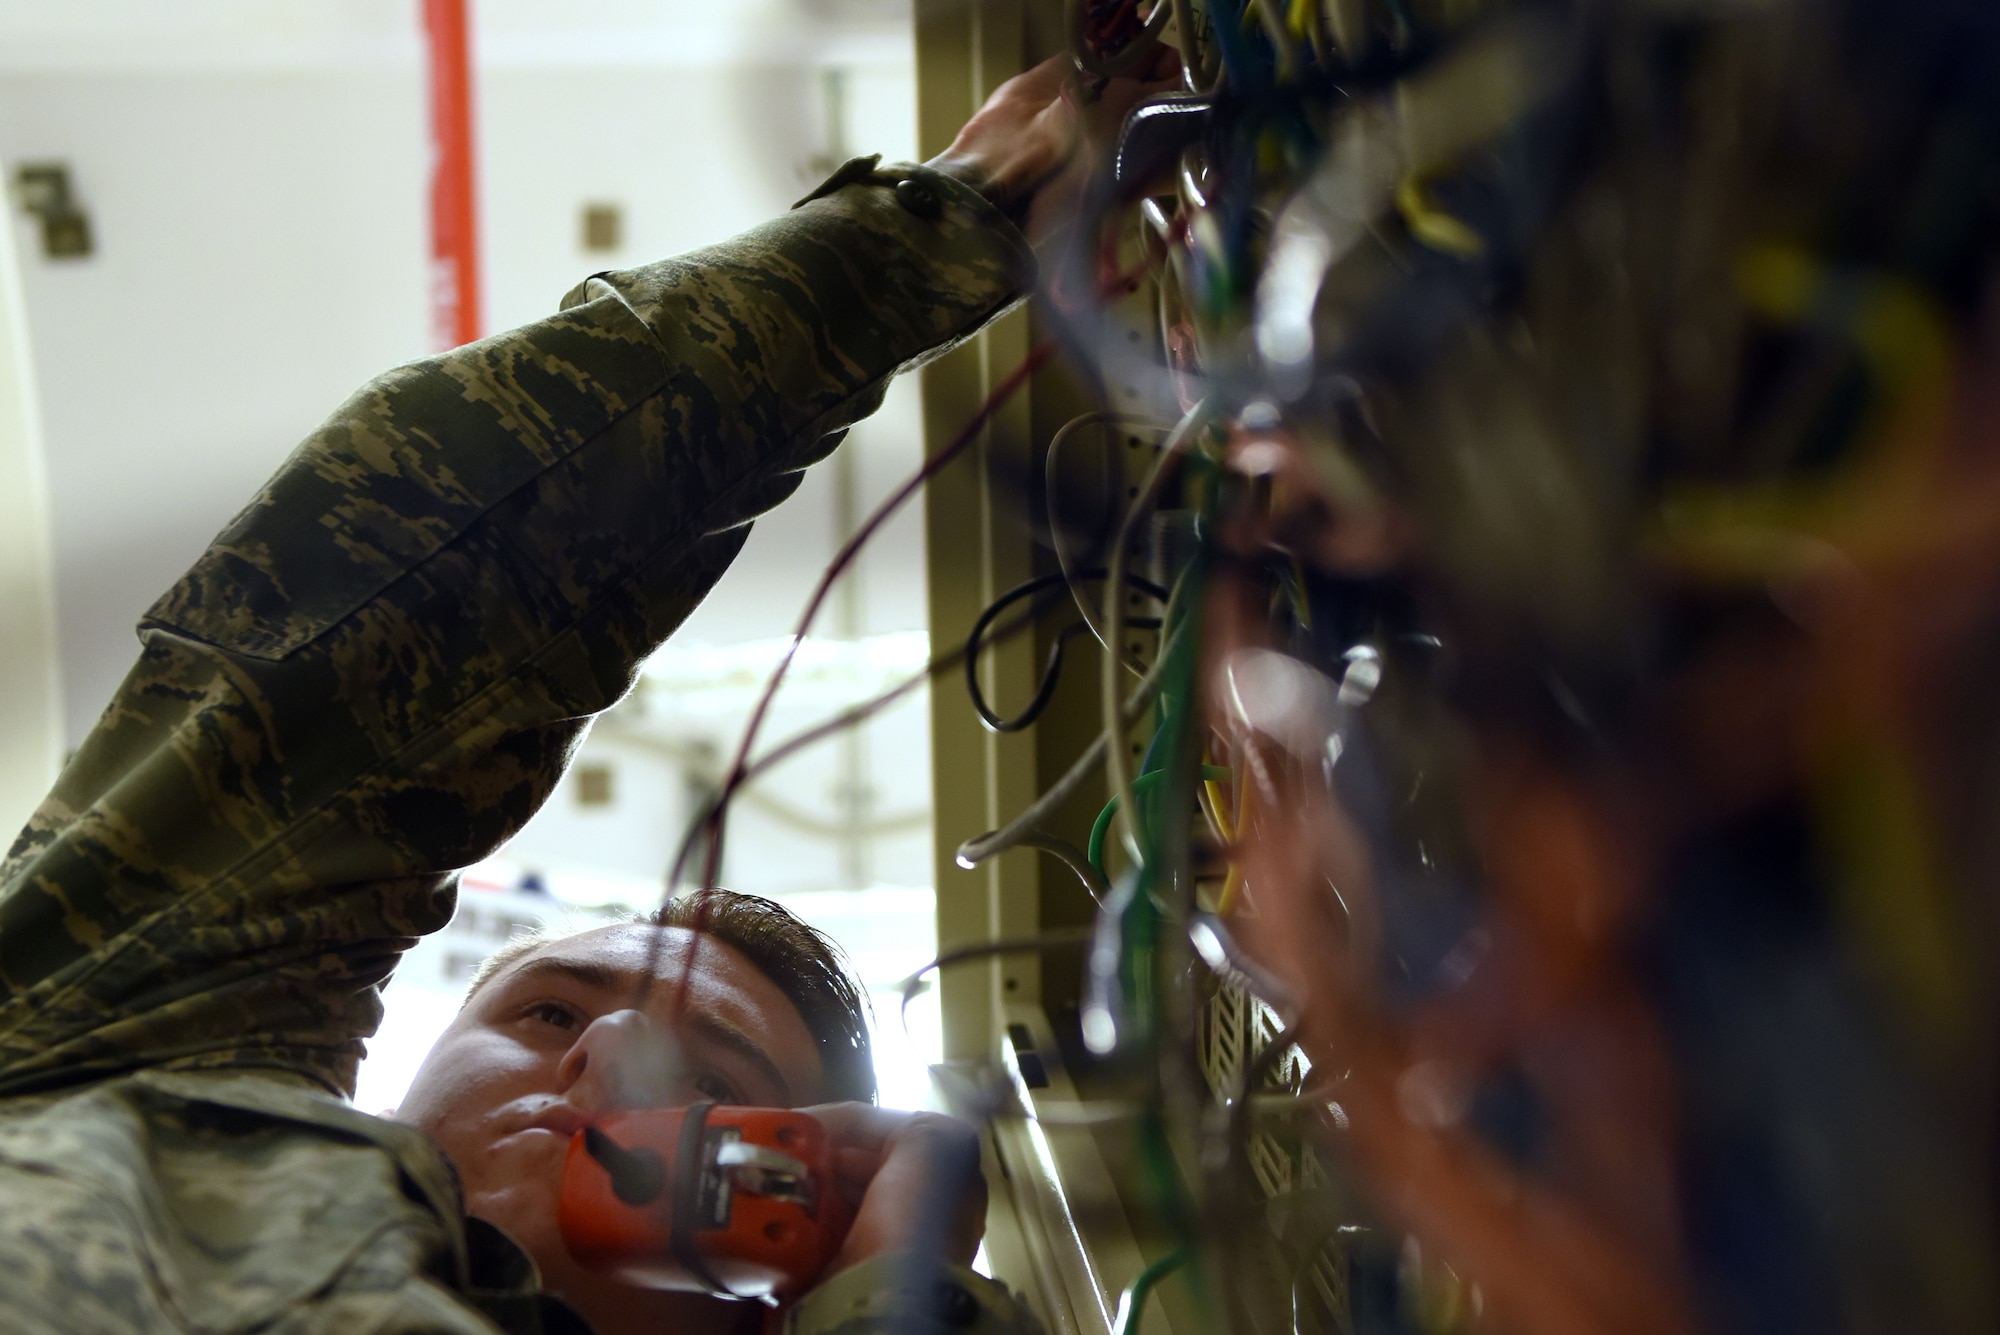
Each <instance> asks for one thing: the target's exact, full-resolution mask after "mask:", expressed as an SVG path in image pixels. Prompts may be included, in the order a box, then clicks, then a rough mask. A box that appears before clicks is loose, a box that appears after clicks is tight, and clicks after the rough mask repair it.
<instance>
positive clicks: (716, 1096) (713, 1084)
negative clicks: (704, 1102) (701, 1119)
mask: <svg viewBox="0 0 2000 1335" xmlns="http://www.w3.org/2000/svg"><path fill="white" fill-rule="evenodd" d="M694 1087H695V1089H696V1090H697V1091H698V1092H699V1093H700V1094H701V1096H702V1097H703V1098H705V1099H712V1100H714V1101H715V1102H717V1103H741V1102H743V1099H742V1096H741V1095H739V1094H738V1093H737V1092H736V1086H735V1085H734V1084H732V1083H731V1082H730V1081H729V1079H728V1078H727V1077H725V1076H722V1075H718V1074H717V1073H715V1072H714V1071H703V1072H702V1073H700V1074H699V1075H697V1076H695V1078H694Z"/></svg>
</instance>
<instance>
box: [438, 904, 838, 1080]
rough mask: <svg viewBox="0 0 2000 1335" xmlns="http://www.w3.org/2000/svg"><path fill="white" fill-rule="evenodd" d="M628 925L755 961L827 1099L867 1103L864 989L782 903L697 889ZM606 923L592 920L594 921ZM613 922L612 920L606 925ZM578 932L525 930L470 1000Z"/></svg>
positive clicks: (475, 983)
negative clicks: (701, 936) (801, 1030)
mask: <svg viewBox="0 0 2000 1335" xmlns="http://www.w3.org/2000/svg"><path fill="white" fill-rule="evenodd" d="M624 921H625V922H626V923H628V924H632V925H638V926H648V927H685V928H690V929H698V930H700V931H703V932H706V933H708V934H709V935H710V936H713V937H714V938H715V939H716V940H718V941H720V942H722V943H723V944H724V945H726V946H728V947H730V948H731V949H733V950H735V951H736V952H737V953H738V954H740V955H742V956H743V957H744V958H745V959H747V960H749V961H750V963H751V964H752V965H754V966H756V969H757V972H759V973H761V974H763V975H764V976H765V977H766V978H768V979H770V980H771V981H772V982H773V983H775V984H777V986H778V990H779V991H780V992H783V993H784V994H785V997H786V999H787V1000H789V1001H790V1002H791V1003H792V1005H793V1006H794V1007H795V1008H796V1009H797V1010H798V1013H799V1018H800V1019H802V1020H804V1021H805V1022H806V1031H807V1032H808V1033H810V1034H811V1035H812V1036H813V1042H814V1043H815V1044H817V1045H818V1047H819V1060H820V1070H821V1071H822V1072H823V1073H824V1074H823V1079H822V1082H821V1083H822V1085H823V1087H824V1088H825V1090H826V1095H827V1097H828V1098H829V1099H832V1100H853V1101H855V1102H859V1103H873V1102H875V1098H876V1089H875V1053H874V1047H873V1045H872V1044H871V1043H870V1041H869V1038H868V1001H867V993H866V992H865V991H863V990H862V988H861V985H860V984H859V983H858V982H857V981H856V980H855V977H854V970H853V967H852V966H851V965H850V964H849V963H848V959H847V952H845V951H843V950H842V949H841V948H840V947H839V946H838V945H837V944H835V942H834V940H833V938H831V937H829V936H828V935H827V934H826V933H824V932H822V931H820V930H819V929H818V928H816V927H813V926H812V925H811V924H809V923H807V922H806V921H805V920H803V919H802V918H800V917H799V916H798V915H797V914H795V913H793V912H792V911H791V910H790V909H787V908H786V907H785V906H784V905H783V904H779V903H777V902H775V901H773V900H769V899H765V898H763V897H762V896H761V895H746V894H744V893H743V892H741V891H739V890H722V889H716V890H708V891H695V892H693V893H690V894H685V895H681V896H678V897H677V898H675V899H672V900H669V901H668V902H667V903H666V904H664V905H662V906H661V907H660V908H657V909H655V910H653V911H652V912H651V913H639V914H634V915H632V916H631V917H629V918H626V919H624ZM605 925H607V924H602V923H593V924H592V927H598V926H605ZM610 925H616V924H610ZM574 935H576V932H574V931H559V930H543V931H538V932H524V933H522V934H521V935H519V936H516V937H514V938H513V939H512V940H510V941H508V942H507V944H506V945H504V946H502V947H500V949H498V950H496V951H494V952H493V953H492V954H491V955H489V956H487V957H486V959H485V960H483V961H481V963H480V965H479V967H478V968H477V969H476V970H474V971H473V974H472V984H471V986H469V987H468V988H466V990H465V1000H466V1001H468V1002H469V1001H471V1000H472V998H473V996H474V995H475V994H476V993H477V992H478V991H479V989H480V988H482V987H484V986H486V984H487V983H488V982H490V981H492V979H493V978H494V977H496V976H497V975H499V974H500V973H501V972H502V971H504V970H505V969H506V968H507V967H508V966H509V965H511V964H513V963H515V962H516V961H518V960H520V959H523V958H525V957H526V956H528V955H531V954H533V953H534V952H535V951H537V950H540V949H541V948H542V947H543V946H547V945H553V944H554V943H555V942H557V941H562V940H566V939H568V938H569V937H571V936H574Z"/></svg>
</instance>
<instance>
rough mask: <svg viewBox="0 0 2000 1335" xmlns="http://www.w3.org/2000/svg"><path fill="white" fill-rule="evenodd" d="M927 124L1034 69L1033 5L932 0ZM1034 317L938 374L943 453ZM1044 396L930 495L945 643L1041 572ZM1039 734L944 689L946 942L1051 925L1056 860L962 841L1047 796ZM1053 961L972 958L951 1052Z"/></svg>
mask: <svg viewBox="0 0 2000 1335" xmlns="http://www.w3.org/2000/svg"><path fill="white" fill-rule="evenodd" d="M916 25H917V134H918V142H919V145H920V148H921V151H922V152H923V154H924V155H925V156H926V157H929V156H932V155H935V154H937V153H939V152H942V151H943V150H944V148H945V147H946V145H947V144H949V142H950V140H951V137H952V135H953V134H955V133H956V132H957V130H958V127H959V126H961V125H963V124H964V123H965V121H966V120H967V118H969V117H970V116H971V115H972V113H973V112H974V111H976V110H978V109H979V106H980V104H981V103H983V102H984V101H985V99H986V97H987V95H988V94H989V93H991V92H992V91H993V89H994V88H996V87H998V86H999V85H1000V84H1001V83H1002V82H1004V81H1005V80H1006V79H1008V78H1010V77H1011V76H1013V75H1014V74H1016V73H1018V72H1019V71H1020V70H1021V69H1022V68H1023V67H1024V65H1025V64H1026V56H1027V29H1026V23H1025V18H1024V14H1023V9H1022V5H1021V3H1020V0H973V3H966V0H919V3H918V5H917V13H916ZM1028 346H1029V327H1028V318H1027V314H1026V312H1017V313H1015V314H1014V315H1011V316H1009V317H1008V318H1007V319H1005V320H1002V321H999V322H997V323H996V324H994V325H993V326H992V327H990V328H989V329H987V331H986V332H985V333H983V334H982V335H981V336H980V337H979V338H977V339H975V340H974V341H973V342H971V343H970V344H968V345H967V346H965V347H963V348H960V349H959V350H958V351H957V352H955V353H953V354H952V355H951V356H949V357H946V358H944V359H942V360H940V361H938V362H935V363H933V364H932V365H930V366H929V367H926V368H925V369H924V371H923V383H922V389H923V402H924V434H925V437H926V440H927V442H928V445H929V447H930V448H931V449H936V448H938V447H939V446H941V445H942V444H943V443H944V442H945V441H947V440H949V439H950V438H951V437H952V436H953V435H954V434H956V433H957V431H959V430H960V429H961V428H962V427H963V426H964V424H965V421H966V419H967V418H968V417H969V416H970V415H971V413H972V411H973V410H974V409H975V408H976V407H977V405H978V404H979V403H980V402H981V401H983V400H984V399H985V397H986V395H987V394H988V392H989V391H990V390H991V388H992V387H993V386H994V385H996V384H998V383H999V382H1000V381H1001V380H1002V379H1004V378H1005V377H1006V375H1007V374H1008V372H1009V371H1011V370H1012V369H1013V367H1014V366H1015V365H1017V364H1018V363H1019V362H1020V361H1021V360H1022V358H1024V357H1025V356H1026V355H1027V352H1028ZM1031 390H1032V387H1031V389H1030V391H1024V392H1022V393H1020V394H1018V395H1016V396H1015V398H1014V399H1013V401H1012V402H1010V403H1009V404H1008V405H1007V406H1006V407H1005V408H1004V409H1002V410H1001V412H1000V413H998V414H997V415H996V416H995V417H994V419H993V421H992V423H991V425H990V426H989V427H988V428H987V431H986V433H985V436H984V438H983V439H982V440H981V441H980V442H979V445H978V447H977V449H976V450H975V451H974V452H973V453H972V455H971V457H970V458H968V459H966V460H965V461H964V462H963V463H960V464H959V465H957V466H955V467H953V468H950V469H947V470H946V471H945V472H944V473H942V474H941V475H940V476H939V477H938V478H937V479H935V480H934V481H933V482H932V483H931V485H930V487H929V488H928V490H927V491H926V492H925V497H924V514H925V518H924V523H925V540H926V568H927V572H928V575H929V602H930V624H931V635H932V637H933V640H934V642H935V643H937V644H938V645H940V646H942V645H945V644H948V643H950V642H952V640H954V639H955V638H957V637H960V636H963V635H964V634H965V633H966V632H967V631H968V630H969V629H970V628H971V625H972V621H973V618H974V617H976V616H977V615H978V613H979V610H980V609H981V608H982V607H984V606H985V605H986V604H988V603H989V602H991V601H992V600H993V599H994V598H995V597H996V596H997V595H999V594H1000V593H1001V592H1003V591H1005V590H1006V589H1008V588H1011V587H1012V586H1013V585H1015V584H1018V583H1020V582H1021V581H1022V580H1024V579H1026V578H1028V577H1029V575H1030V574H1032V573H1033V552H1032V550H1031V547H1030V544H1029V542H1028V541H1027V539H1026V535H1025V534H1023V533H1022V532H1021V531H1020V530H1019V529H1018V528H1017V527H1016V526H1015V525H1014V524H1012V523H1011V522H1010V521H1009V518H1008V517H1009V515H1010V513H1011V511H1012V508H1013V507H1014V505H1015V504H1016V501H1015V498H1013V497H1010V496H1004V495H1003V496H995V495H994V494H993V489H994V487H995V485H996V483H998V484H999V485H1004V482H1002V481H1001V480H1003V479H1010V478H1019V477H1023V476H1026V475H1027V472H1028V467H1029V458H1030V454H1031V449H1032V440H1031V432H1030V403H1031V398H1030V394H1031ZM1035 666H1036V664H1035V644H1034V642H1033V637H1032V636H1022V637H1019V638H1017V639H1016V640H1014V641H1012V642H1009V643H1006V644H1002V645H1000V646H998V647H996V648H995V649H993V650H991V651H989V652H988V653H987V654H986V655H985V657H984V659H983V667H982V675H983V677H984V678H985V680H986V682H987V683H988V685H989V687H990V688H991V689H992V692H993V694H994V695H995V696H997V697H1001V698H1006V699H1010V700H1020V699H1024V698H1026V696H1027V694H1028V692H1029V691H1030V690H1032V689H1033V685H1034V674H1035ZM1035 745H1036V743H1035V740H1034V738H1033V737H1032V736H1030V735H1015V736H1005V737H999V736H993V735H990V734H988V733H986V732H984V731H983V730H982V729H981V728H980V726H979V722H978V720H977V718H976V717H975V716H974V715H973V713H972V711H971V710H970V709H969V708H968V707H967V706H966V703H965V699H964V693H963V692H962V691H960V690H955V689H953V687H952V686H951V684H950V683H949V682H945V681H941V682H940V683H939V684H938V687H937V688H936V689H934V690H933V691H932V692H931V747H932V754H933V765H932V774H933V779H932V791H933V795H934V802H935V812H936V825H935V829H936V838H937V862H936V866H937V873H936V874H937V895H938V910H937V924H938V945H939V948H940V949H944V950H949V949H951V948H953V947H954V946H959V945H964V944H967V943H971V942H978V941H987V940H992V939H995V938H997V937H1003V936H1016V935H1022V934H1025V933H1031V932H1033V931H1035V930H1036V928H1037V926H1038V925H1039V922H1040V912H1039V893H1040V891H1039V886H1040V881H1039V879H1038V877H1039V873H1040V868H1039V867H1038V866H1037V865H1036V862H1035V860H1034V856H1033V854H1031V853H1026V852H1016V853H1007V854H1003V855H1002V856H1000V857H998V858H996V859H994V860H993V861H991V862H989V863H987V864H986V865H984V866H982V867H980V868H978V869H977V870H975V871H966V870H964V869H963V868H960V867H959V866H957V865H956V863H955V862H954V861H953V858H952V853H953V850H955V849H956V848H957V846H958V844H959V843H960V842H961V841H962V840H964V839H967V838H969V837H971V836H972V835H975V834H977V833H979V832H980V831H982V830H987V829H991V828H992V827H993V826H994V825H996V824H998V823H999V822H1001V821H1003V820H1005V819H1007V818H1008V817H1010V816H1012V815H1013V814H1014V813H1015V812H1017V811H1019V810H1020V809H1021V808H1022V807H1023V806H1025V805H1027V804H1028V803H1029V802H1031V801H1033V800H1034V796H1035V793H1036V791H1037V782H1036V772H1035ZM1040 979H1041V973H1040V968H1039V965H1038V962H1037V961H1036V960H1035V959H1033V958H1032V957H1028V956H1012V957H1008V958H1005V959H999V960H995V961H993V962H991V963H990V964H987V965H972V964H967V965H962V966H960V967H959V968H957V969H954V970H952V971H951V973H950V974H949V975H947V976H946V977H945V978H944V979H943V980H941V982H940V984H939V991H940V996H941V1001H942V1009H943V1015H944V1049H945V1056H946V1057H947V1058H964V1057H989V1056H993V1055H995V1054H996V1053H997V1050H998V1043H999V1035H1000V1032H1001V1024H1000V1004H1001V1001H1002V999H1003V998H1007V999H1017V1000H1022V1001H1031V1000H1035V999H1037V998H1038V997H1039V995H1040Z"/></svg>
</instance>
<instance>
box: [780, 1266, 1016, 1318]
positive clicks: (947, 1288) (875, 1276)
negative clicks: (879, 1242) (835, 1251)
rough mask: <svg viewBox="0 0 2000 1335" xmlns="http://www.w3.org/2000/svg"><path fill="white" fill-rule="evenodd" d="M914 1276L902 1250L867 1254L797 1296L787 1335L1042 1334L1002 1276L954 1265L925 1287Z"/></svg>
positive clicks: (931, 1278) (933, 1273)
mask: <svg viewBox="0 0 2000 1335" xmlns="http://www.w3.org/2000/svg"><path fill="white" fill-rule="evenodd" d="M912 1278H913V1277H912V1275H911V1273H910V1267H909V1266H907V1265H906V1264H904V1260H903V1258H902V1257H897V1256H878V1257H875V1258H873V1259H871V1260H867V1261H863V1262H862V1263H861V1264H859V1265H857V1266H853V1267H851V1268H849V1269H847V1270H843V1271H841V1272H840V1273H839V1274H837V1275H835V1276H833V1277H832V1278H831V1279H828V1280H827V1281H826V1282H824V1283H823V1284H821V1285H820V1286H819V1287H818V1288H815V1289H814V1290H813V1291H812V1292H810V1293H808V1294H806V1296H805V1297H803V1298H801V1299H799V1302H798V1305H797V1306H795V1307H793V1308H792V1309H791V1311H790V1312H788V1313H786V1316H785V1324H784V1329H783V1335H889V1333H890V1332H892V1331H909V1330H924V1331H947V1330H949V1331H959V1332H963V1335H1043V1332H1042V1324H1041V1322H1039V1321H1037V1320H1036V1319H1035V1315H1034V1313H1033V1312H1031V1311H1029V1310H1028V1307H1027V1304H1026V1303H1024V1302H1022V1301H1021V1300H1020V1299H1019V1298H1017V1297H1015V1296H1014V1294H1013V1293H1012V1292H1011V1291H1010V1290H1009V1289H1008V1288H1007V1286H1006V1285H1004V1284H1002V1283H1000V1282H999V1281H997V1280H992V1279H988V1278H986V1277H985V1276H984V1275H979V1274H975V1273H974V1272H973V1271H971V1270H968V1269H966V1268H965V1267H964V1266H956V1265H941V1266H938V1267H937V1268H936V1269H935V1270H933V1271H931V1272H930V1273H929V1274H927V1275H925V1276H924V1280H925V1282H924V1283H923V1284H922V1287H921V1289H913V1288H912V1287H911V1282H912Z"/></svg>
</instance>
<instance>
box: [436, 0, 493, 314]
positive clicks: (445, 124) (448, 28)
mask: <svg viewBox="0 0 2000 1335" xmlns="http://www.w3.org/2000/svg"><path fill="white" fill-rule="evenodd" d="M467 2H468V0H424V36H425V39H426V43H427V45H428V47H429V54H430V94H431V98H430V102H431V341H432V343H433V345H434V346H436V347H437V348H438V349H439V350H440V351H442V350H443V349H446V348H455V347H457V346H459V345H460V344H461V343H470V342H471V341H472V340H474V339H476V338H478V337H479V331H480V324H481V311H480V303H479V220H478V198H477V195H476V192H475V190H474V177H473V154H472V54H471V34H470V26H469V23H468V19H467V14H466V5H467Z"/></svg>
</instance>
